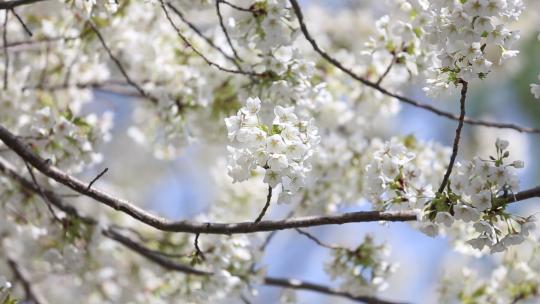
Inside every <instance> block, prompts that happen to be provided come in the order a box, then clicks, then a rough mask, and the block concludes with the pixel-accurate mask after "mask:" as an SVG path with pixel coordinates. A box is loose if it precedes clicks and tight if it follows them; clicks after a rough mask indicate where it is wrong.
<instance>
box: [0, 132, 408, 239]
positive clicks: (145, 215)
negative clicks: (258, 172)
mask: <svg viewBox="0 0 540 304" xmlns="http://www.w3.org/2000/svg"><path fill="white" fill-rule="evenodd" d="M0 139H1V140H2V141H3V142H4V143H5V144H6V145H7V146H8V147H10V148H11V149H12V150H13V151H14V152H15V153H17V154H18V155H19V156H20V157H21V158H23V159H24V160H25V161H27V162H28V163H30V164H31V165H33V166H34V167H35V168H36V169H37V170H39V171H40V172H41V173H43V174H45V175H46V176H48V177H50V178H52V179H54V180H55V181H57V182H58V183H60V184H63V185H65V186H67V187H69V188H71V189H72V190H75V191H76V192H78V193H80V194H83V195H86V196H88V197H90V198H93V199H94V200H96V201H98V202H100V203H103V204H105V205H107V206H109V207H111V208H114V209H116V210H118V211H121V212H124V213H126V214H128V215H130V216H132V217H133V218H135V219H137V220H139V221H141V222H143V223H145V224H147V225H150V226H152V227H154V228H156V229H159V230H163V231H173V232H190V233H209V234H235V233H254V232H260V231H274V230H283V229H292V228H301V227H311V226H321V225H335V224H345V223H358V222H374V221H375V222H377V221H413V220H416V213H414V212H380V211H360V212H350V213H345V214H341V215H330V216H319V217H306V218H295V219H287V220H283V221H260V222H258V223H253V222H244V223H233V224H221V223H193V222H190V221H177V222H175V221H170V220H167V219H165V218H162V217H160V216H157V215H153V214H151V213H149V212H148V211H145V210H143V209H141V208H140V207H137V206H136V205H135V204H133V203H130V202H128V201H126V200H123V199H119V198H117V197H114V196H112V195H110V194H108V193H105V192H102V191H100V190H97V189H95V188H90V189H89V188H88V184H87V183H84V182H82V181H81V180H79V179H77V178H75V177H73V176H70V175H69V174H67V173H65V172H63V171H61V170H60V169H58V168H56V167H54V166H51V165H50V164H49V162H48V161H47V160H45V159H43V158H41V157H39V156H38V155H36V154H35V153H33V152H32V151H31V150H30V148H29V147H28V146H26V145H25V144H24V143H23V142H21V141H20V140H19V139H17V137H16V136H15V135H13V134H12V133H11V132H9V131H8V130H7V129H5V128H4V127H3V126H0Z"/></svg>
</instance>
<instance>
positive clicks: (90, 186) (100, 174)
mask: <svg viewBox="0 0 540 304" xmlns="http://www.w3.org/2000/svg"><path fill="white" fill-rule="evenodd" d="M107 171H109V168H105V169H103V171H101V173H99V174H98V175H97V176H96V177H94V179H93V180H92V181H91V182H90V183H89V184H88V188H86V189H87V190H90V188H92V185H93V184H94V183H95V182H96V181H97V180H98V179H100V178H101V177H102V176H103V175H105V173H107Z"/></svg>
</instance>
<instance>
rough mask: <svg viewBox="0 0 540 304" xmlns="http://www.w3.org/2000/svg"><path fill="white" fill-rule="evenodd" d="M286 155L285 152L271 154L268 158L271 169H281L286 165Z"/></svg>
mask: <svg viewBox="0 0 540 304" xmlns="http://www.w3.org/2000/svg"><path fill="white" fill-rule="evenodd" d="M288 165H289V164H288V161H287V156H285V154H277V153H274V154H271V155H270V156H269V158H268V166H269V167H270V169H272V170H273V171H276V172H278V171H281V170H283V169H285V168H287V166H288Z"/></svg>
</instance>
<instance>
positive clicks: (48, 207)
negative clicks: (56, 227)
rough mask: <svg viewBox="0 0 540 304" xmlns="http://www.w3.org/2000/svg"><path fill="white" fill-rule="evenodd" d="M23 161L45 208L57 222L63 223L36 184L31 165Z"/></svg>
mask: <svg viewBox="0 0 540 304" xmlns="http://www.w3.org/2000/svg"><path fill="white" fill-rule="evenodd" d="M23 161H24V165H25V166H26V169H28V173H30V177H31V178H32V182H33V183H34V185H35V186H36V188H37V189H38V192H39V196H40V197H41V198H42V199H43V201H44V202H45V205H46V206H47V209H49V212H50V213H51V215H52V216H53V218H54V219H55V220H56V221H57V222H59V223H60V224H63V221H62V220H61V219H60V218H59V217H58V215H56V212H54V209H53V207H52V205H51V202H50V201H49V199H48V198H47V196H46V195H45V193H44V192H43V189H42V188H41V186H40V185H39V184H38V182H37V179H36V176H35V175H34V172H33V171H32V167H30V165H29V164H28V162H27V161H25V160H23Z"/></svg>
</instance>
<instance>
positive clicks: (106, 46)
mask: <svg viewBox="0 0 540 304" xmlns="http://www.w3.org/2000/svg"><path fill="white" fill-rule="evenodd" d="M88 24H89V25H90V28H92V30H93V31H94V33H96V35H97V37H98V39H99V41H100V42H101V45H102V46H103V48H104V49H105V51H106V52H107V54H108V55H109V57H110V58H111V60H112V61H113V62H114V64H115V65H116V67H117V68H118V70H119V71H120V73H121V74H122V76H124V78H125V79H126V81H127V82H128V83H129V84H130V85H131V86H132V87H133V88H135V89H136V90H137V91H138V92H139V93H140V94H141V95H142V96H144V97H146V98H148V99H149V100H150V101H152V102H153V103H154V104H157V103H158V99H157V98H156V97H154V96H150V95H149V94H148V93H147V92H146V91H145V90H144V89H143V88H142V87H141V86H139V85H138V84H137V83H136V82H135V81H133V80H132V79H131V77H130V76H129V75H128V73H127V71H126V69H125V68H124V66H123V65H122V63H121V62H120V60H119V59H118V58H116V56H115V55H114V54H113V53H112V51H111V49H110V48H109V46H108V45H107V43H106V42H105V39H104V38H103V36H102V35H101V33H100V32H99V30H98V29H97V27H96V26H95V25H94V23H92V22H91V21H88Z"/></svg>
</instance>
